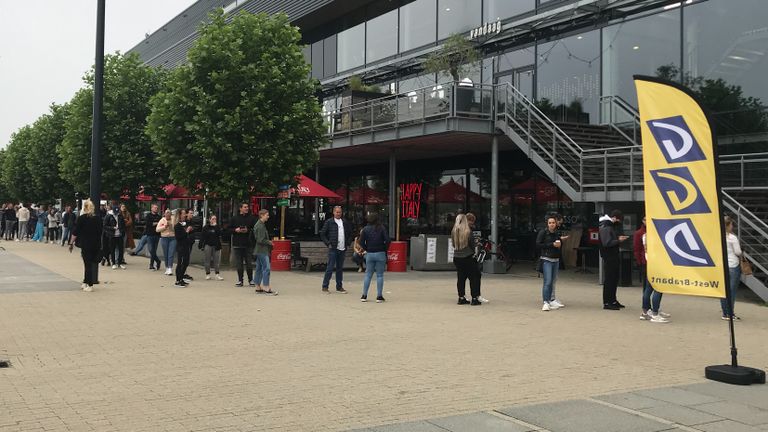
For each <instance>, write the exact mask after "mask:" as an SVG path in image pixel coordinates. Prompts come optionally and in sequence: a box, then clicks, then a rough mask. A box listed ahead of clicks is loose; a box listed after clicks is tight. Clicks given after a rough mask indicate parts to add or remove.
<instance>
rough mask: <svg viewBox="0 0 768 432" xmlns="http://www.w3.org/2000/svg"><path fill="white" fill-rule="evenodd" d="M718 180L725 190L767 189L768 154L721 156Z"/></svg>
mask: <svg viewBox="0 0 768 432" xmlns="http://www.w3.org/2000/svg"><path fill="white" fill-rule="evenodd" d="M720 179H721V180H720V186H722V188H723V189H725V190H756V189H768V153H746V154H736V155H721V156H720Z"/></svg>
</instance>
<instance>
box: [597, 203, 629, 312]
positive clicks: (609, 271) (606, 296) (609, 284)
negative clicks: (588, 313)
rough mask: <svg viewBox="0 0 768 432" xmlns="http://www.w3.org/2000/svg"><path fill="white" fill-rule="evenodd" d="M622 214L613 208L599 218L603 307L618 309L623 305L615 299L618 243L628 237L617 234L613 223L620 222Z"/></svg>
mask: <svg viewBox="0 0 768 432" xmlns="http://www.w3.org/2000/svg"><path fill="white" fill-rule="evenodd" d="M623 220H624V215H623V214H622V213H621V211H619V210H614V211H612V212H611V215H610V216H608V215H605V216H603V217H601V218H600V231H599V238H600V256H601V257H602V258H603V309H606V310H619V309H623V308H624V305H623V304H621V303H619V301H618V300H617V299H616V289H617V288H618V286H619V265H620V262H619V244H620V243H621V242H623V241H625V240H627V239H628V238H629V237H627V236H625V235H617V234H616V231H615V229H614V225H616V224H620V223H622V221H623Z"/></svg>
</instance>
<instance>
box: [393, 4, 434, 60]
mask: <svg viewBox="0 0 768 432" xmlns="http://www.w3.org/2000/svg"><path fill="white" fill-rule="evenodd" d="M435 1H436V0H416V1H415V2H413V3H409V4H407V5H405V6H403V7H401V8H400V26H399V28H400V32H399V33H400V52H405V51H410V50H412V49H414V48H418V47H420V46H424V45H427V44H430V43H434V42H435V40H436V37H437V17H436V16H435V11H436V10H437V9H436V7H437V4H436V3H435Z"/></svg>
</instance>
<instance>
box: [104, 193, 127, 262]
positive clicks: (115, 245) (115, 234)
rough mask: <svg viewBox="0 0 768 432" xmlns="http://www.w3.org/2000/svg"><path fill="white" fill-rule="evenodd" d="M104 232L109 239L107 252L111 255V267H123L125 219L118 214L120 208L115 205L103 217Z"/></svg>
mask: <svg viewBox="0 0 768 432" xmlns="http://www.w3.org/2000/svg"><path fill="white" fill-rule="evenodd" d="M104 232H105V233H106V235H107V238H108V239H109V253H110V256H111V257H112V269H113V270H114V269H116V268H117V267H118V266H120V268H122V269H124V268H125V260H124V256H123V253H124V249H123V237H124V236H125V220H124V219H123V217H122V216H121V215H120V208H119V207H117V206H115V207H114V208H113V209H112V210H110V211H108V212H107V216H105V217H104Z"/></svg>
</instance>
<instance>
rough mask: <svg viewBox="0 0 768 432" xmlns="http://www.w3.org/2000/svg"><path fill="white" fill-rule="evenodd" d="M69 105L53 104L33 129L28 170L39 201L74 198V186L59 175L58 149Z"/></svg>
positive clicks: (32, 187) (28, 153)
mask: <svg viewBox="0 0 768 432" xmlns="http://www.w3.org/2000/svg"><path fill="white" fill-rule="evenodd" d="M66 115H67V107H66V106H61V105H56V104H52V105H51V107H50V111H49V113H48V114H44V115H42V116H40V118H38V119H37V120H36V121H35V123H34V124H33V125H32V130H31V132H30V139H31V145H30V146H29V149H28V151H27V159H26V160H25V163H26V165H27V169H28V170H29V172H31V173H34V175H33V176H32V178H31V179H30V187H31V190H32V195H34V196H36V197H37V201H39V202H43V203H48V204H50V203H53V202H54V201H55V200H56V198H67V199H71V198H72V195H73V194H74V189H73V188H72V186H71V185H70V184H69V182H67V181H65V180H63V179H62V178H61V176H60V175H59V161H60V158H59V153H58V149H59V147H60V146H61V142H62V141H63V140H64V131H65V129H64V120H65V118H66Z"/></svg>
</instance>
